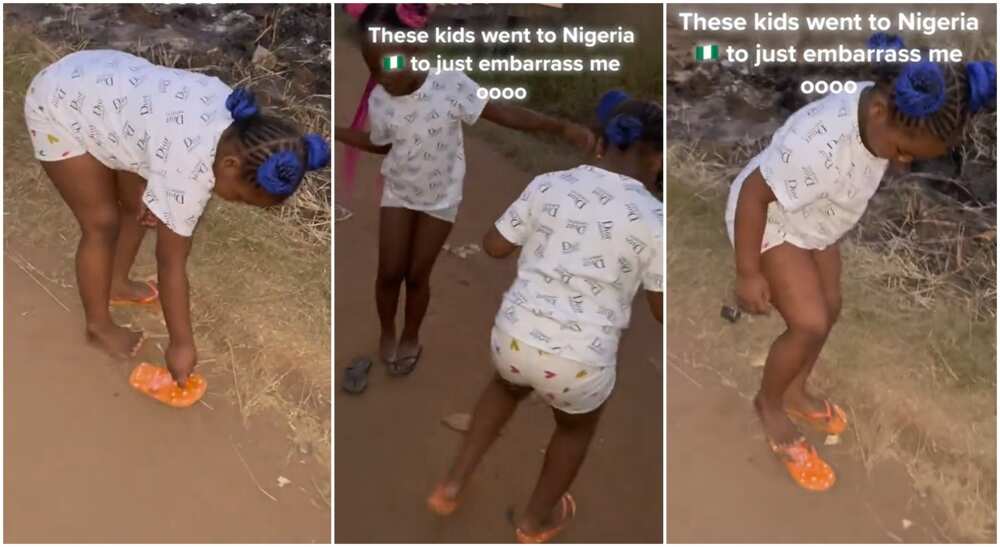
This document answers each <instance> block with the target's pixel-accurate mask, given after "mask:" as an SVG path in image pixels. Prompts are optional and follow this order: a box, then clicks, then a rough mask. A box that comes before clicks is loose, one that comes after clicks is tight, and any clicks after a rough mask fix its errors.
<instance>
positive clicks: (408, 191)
mask: <svg viewBox="0 0 1000 547" xmlns="http://www.w3.org/2000/svg"><path fill="white" fill-rule="evenodd" d="M478 89H479V86H478V85H477V84H476V83H475V82H474V81H472V80H471V79H470V78H469V77H468V76H466V75H465V73H463V72H442V73H440V74H434V73H430V74H428V75H427V78H426V79H425V80H424V83H423V84H422V85H421V86H420V88H419V89H417V90H416V91H414V92H413V93H410V94H409V95H403V96H400V97H395V96H392V95H390V94H389V93H387V92H386V90H385V88H383V87H382V86H376V87H375V89H373V90H372V94H371V96H370V97H369V98H368V111H369V115H370V118H371V134H370V139H371V141H372V143H373V144H376V145H380V146H381V145H386V144H391V145H392V148H391V149H390V150H389V153H388V154H387V155H386V157H385V159H384V160H383V161H382V171H381V172H382V176H383V178H384V179H385V190H386V191H388V192H391V193H392V194H393V195H394V196H396V197H397V198H398V199H399V201H401V202H402V203H404V204H405V205H406V206H407V208H409V209H413V210H417V211H434V210H438V209H445V208H448V207H453V206H455V205H458V204H459V203H460V202H461V201H462V179H463V178H464V177H465V151H464V143H463V140H462V123H467V124H473V123H475V122H476V120H477V119H479V115H480V114H481V113H482V111H483V108H485V107H486V103H487V102H488V100H487V99H484V98H481V97H479V94H478V93H477V91H478Z"/></svg>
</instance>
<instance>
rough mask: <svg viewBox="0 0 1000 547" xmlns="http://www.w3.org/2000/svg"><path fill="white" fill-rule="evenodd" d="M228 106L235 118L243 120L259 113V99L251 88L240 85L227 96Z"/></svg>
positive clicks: (239, 120)
mask: <svg viewBox="0 0 1000 547" xmlns="http://www.w3.org/2000/svg"><path fill="white" fill-rule="evenodd" d="M226 108H227V109H228V110H229V113H230V114H232V116H233V119H234V120H236V121H238V122H242V121H244V120H248V119H250V118H252V117H254V116H256V115H257V113H258V112H259V110H258V109H257V99H256V98H254V96H253V92H252V91H250V90H249V89H246V88H243V87H240V88H237V89H235V90H234V91H233V92H232V93H230V94H229V97H227V98H226Z"/></svg>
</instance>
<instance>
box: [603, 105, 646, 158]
mask: <svg viewBox="0 0 1000 547" xmlns="http://www.w3.org/2000/svg"><path fill="white" fill-rule="evenodd" d="M604 136H605V137H607V139H608V140H609V141H611V142H612V143H614V144H615V145H617V146H618V148H620V149H622V150H624V149H626V148H628V147H629V146H630V145H631V144H632V143H634V142H635V141H637V140H639V137H642V121H640V120H639V118H636V117H635V116H633V115H631V114H618V115H617V116H615V117H614V118H611V121H609V122H608V123H607V125H605V126H604Z"/></svg>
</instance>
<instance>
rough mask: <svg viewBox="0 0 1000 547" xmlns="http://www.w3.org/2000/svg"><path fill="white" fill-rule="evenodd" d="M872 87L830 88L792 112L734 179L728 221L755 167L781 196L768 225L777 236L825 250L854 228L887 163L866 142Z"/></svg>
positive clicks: (772, 206)
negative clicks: (867, 95) (862, 119)
mask: <svg viewBox="0 0 1000 547" xmlns="http://www.w3.org/2000/svg"><path fill="white" fill-rule="evenodd" d="M872 85H873V84H872V82H862V83H860V84H859V86H858V88H859V89H858V91H857V92H855V93H843V94H831V95H828V96H826V97H824V98H823V99H820V100H818V101H815V102H813V103H810V104H807V105H806V106H804V107H802V108H801V109H799V110H798V111H797V112H795V113H794V114H792V116H791V117H790V118H788V120H787V121H786V122H785V124H784V125H783V126H781V128H780V129H778V131H777V132H776V133H775V134H774V137H773V138H772V139H771V143H770V145H768V147H767V148H765V149H764V151H762V152H761V153H760V154H758V155H757V157H755V158H754V159H753V160H751V164H750V165H749V166H748V167H747V168H746V169H744V176H743V177H741V178H740V180H737V181H736V184H734V187H733V189H732V191H731V193H730V199H729V205H728V207H727V211H726V216H727V222H733V221H734V219H735V215H736V204H737V200H738V196H739V191H740V189H741V187H742V183H743V180H744V179H745V177H746V175H749V174H750V173H752V172H753V167H754V166H756V167H757V168H759V169H760V173H761V175H762V176H763V177H764V180H765V181H766V182H767V184H768V186H770V188H771V190H772V192H774V196H775V198H776V200H777V201H776V202H774V203H771V205H770V206H769V208H768V211H767V223H768V227H769V228H770V229H771V231H772V233H775V234H776V235H777V237H778V238H780V239H782V240H783V241H787V242H788V243H791V244H793V245H795V246H797V247H800V248H803V249H824V248H826V247H828V246H830V245H833V244H834V243H836V242H837V241H838V240H840V238H841V237H843V236H844V234H846V233H847V232H848V231H849V230H850V229H851V228H853V227H854V226H855V225H856V224H857V223H858V221H859V220H860V219H861V215H862V214H864V212H865V209H867V207H868V201H869V200H870V199H871V198H872V196H873V195H874V194H875V191H876V190H878V187H879V183H880V182H881V180H882V175H884V174H885V170H886V168H887V167H888V165H889V162H888V160H884V159H881V158H878V157H876V156H875V155H873V154H872V153H871V152H870V151H869V150H868V148H867V147H866V146H865V145H864V143H863V142H862V141H861V130H860V129H859V123H858V116H859V112H858V104H859V101H860V98H861V93H862V91H863V90H864V89H866V88H868V87H871V86H872Z"/></svg>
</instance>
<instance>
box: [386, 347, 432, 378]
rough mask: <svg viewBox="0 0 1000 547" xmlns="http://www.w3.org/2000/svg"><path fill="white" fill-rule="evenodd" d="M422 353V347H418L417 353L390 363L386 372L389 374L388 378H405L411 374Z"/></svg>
mask: <svg viewBox="0 0 1000 547" xmlns="http://www.w3.org/2000/svg"><path fill="white" fill-rule="evenodd" d="M423 352H424V347H423V346H419V347H418V348H417V353H415V354H413V355H410V356H408V357H403V358H401V359H396V360H395V361H392V362H390V363H389V368H388V369H387V371H386V372H388V373H389V376H406V375H407V374H409V373H411V372H413V369H415V368H417V363H418V362H420V355H421V354H423Z"/></svg>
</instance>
